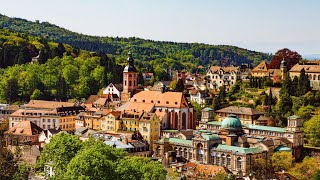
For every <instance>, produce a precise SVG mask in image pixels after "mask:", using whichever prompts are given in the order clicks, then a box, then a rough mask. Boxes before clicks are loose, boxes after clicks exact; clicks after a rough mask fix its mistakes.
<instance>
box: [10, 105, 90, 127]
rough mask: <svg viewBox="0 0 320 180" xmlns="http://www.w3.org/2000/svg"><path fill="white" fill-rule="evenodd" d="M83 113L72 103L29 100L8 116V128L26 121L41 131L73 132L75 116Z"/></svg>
mask: <svg viewBox="0 0 320 180" xmlns="http://www.w3.org/2000/svg"><path fill="white" fill-rule="evenodd" d="M83 111H84V108H83V107H81V106H75V105H74V103H68V102H55V101H42V100H31V101H30V102H29V103H28V104H27V105H26V107H24V108H23V109H18V110H17V111H15V112H14V113H12V114H11V115H10V116H9V128H12V127H13V126H15V125H16V124H18V123H19V122H21V121H23V120H27V121H31V122H33V123H34V124H36V125H37V126H39V127H41V128H42V129H52V128H60V129H61V130H63V131H68V132H72V131H74V130H75V123H76V122H75V119H76V116H77V115H78V114H79V113H80V112H83Z"/></svg>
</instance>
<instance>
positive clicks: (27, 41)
mask: <svg viewBox="0 0 320 180" xmlns="http://www.w3.org/2000/svg"><path fill="white" fill-rule="evenodd" d="M40 51H41V53H40ZM39 53H40V54H39ZM64 53H66V55H70V56H72V57H78V56H86V57H88V56H91V54H90V53H89V52H88V51H84V50H80V49H78V48H73V47H71V46H70V45H67V44H62V43H56V42H53V41H48V40H46V39H44V38H39V37H35V36H31V35H28V34H27V33H19V32H15V31H12V30H9V29H3V28H1V27H0V68H6V67H8V66H12V65H15V64H25V63H27V62H30V61H31V60H32V58H33V57H37V60H38V62H39V63H41V64H43V63H45V62H46V61H47V60H48V59H50V58H54V57H56V56H58V57H60V58H61V57H62V56H63V55H64ZM93 54H94V53H93Z"/></svg>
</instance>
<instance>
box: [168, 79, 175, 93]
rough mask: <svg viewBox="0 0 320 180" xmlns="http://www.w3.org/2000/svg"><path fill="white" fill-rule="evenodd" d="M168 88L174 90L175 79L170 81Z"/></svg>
mask: <svg viewBox="0 0 320 180" xmlns="http://www.w3.org/2000/svg"><path fill="white" fill-rule="evenodd" d="M169 86H170V89H172V90H173V91H176V89H177V80H173V81H171V82H170V85H169Z"/></svg>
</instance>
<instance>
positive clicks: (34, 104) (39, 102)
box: [27, 100, 74, 109]
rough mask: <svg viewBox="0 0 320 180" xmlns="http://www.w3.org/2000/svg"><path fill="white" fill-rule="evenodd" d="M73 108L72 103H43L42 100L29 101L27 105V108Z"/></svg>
mask: <svg viewBox="0 0 320 180" xmlns="http://www.w3.org/2000/svg"><path fill="white" fill-rule="evenodd" d="M70 106H74V103H70V102H58V101H44V100H31V101H29V103H28V104H27V107H28V108H44V109H54V108H58V107H70Z"/></svg>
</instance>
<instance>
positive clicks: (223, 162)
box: [221, 154, 226, 166]
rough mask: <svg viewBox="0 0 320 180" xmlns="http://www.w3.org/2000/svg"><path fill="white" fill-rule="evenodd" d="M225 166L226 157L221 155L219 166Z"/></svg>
mask: <svg viewBox="0 0 320 180" xmlns="http://www.w3.org/2000/svg"><path fill="white" fill-rule="evenodd" d="M225 165H226V155H224V154H222V155H221V166H225Z"/></svg>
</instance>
